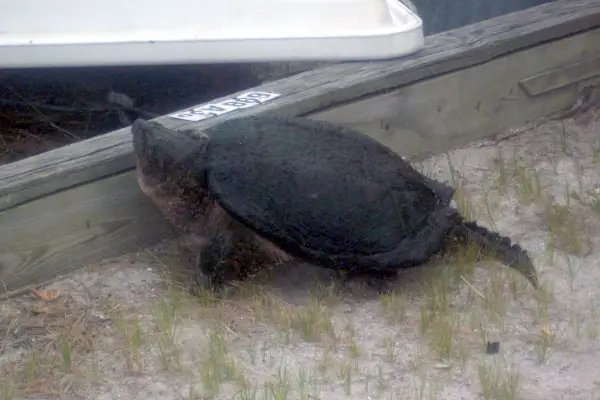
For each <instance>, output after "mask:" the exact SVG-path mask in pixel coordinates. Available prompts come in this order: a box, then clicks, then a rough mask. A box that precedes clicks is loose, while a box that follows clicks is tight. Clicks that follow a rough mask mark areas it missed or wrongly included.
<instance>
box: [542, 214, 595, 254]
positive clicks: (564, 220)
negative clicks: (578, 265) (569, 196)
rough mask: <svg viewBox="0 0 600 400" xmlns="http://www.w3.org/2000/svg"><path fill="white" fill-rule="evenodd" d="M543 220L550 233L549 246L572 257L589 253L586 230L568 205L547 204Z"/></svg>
mask: <svg viewBox="0 0 600 400" xmlns="http://www.w3.org/2000/svg"><path fill="white" fill-rule="evenodd" d="M545 219H546V224H547V226H548V231H549V233H550V245H551V246H553V247H555V248H557V249H559V250H561V251H564V252H567V253H571V254H574V255H579V256H581V255H586V254H587V253H588V252H589V251H590V248H591V247H590V245H589V239H586V236H587V229H586V226H585V224H584V222H583V220H582V219H581V218H579V217H578V216H577V215H576V214H575V213H574V212H573V211H572V210H571V206H570V204H569V203H567V204H565V205H562V204H556V203H550V204H547V205H546V207H545Z"/></svg>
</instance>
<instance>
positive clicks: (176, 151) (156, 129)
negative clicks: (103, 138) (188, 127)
mask: <svg viewBox="0 0 600 400" xmlns="http://www.w3.org/2000/svg"><path fill="white" fill-rule="evenodd" d="M131 133H132V134H133V149H134V153H135V156H136V161H137V166H138V169H139V170H141V171H140V172H141V173H142V174H143V175H144V176H151V177H152V178H153V179H157V180H159V181H163V180H165V179H172V178H174V175H176V174H177V173H178V172H180V170H181V169H182V168H184V169H185V168H188V169H189V168H192V165H191V161H192V160H196V161H197V160H198V158H201V157H202V155H203V154H204V152H205V151H206V149H207V148H208V145H209V143H210V139H209V137H208V136H207V135H206V134H205V133H203V132H199V131H198V132H196V131H176V130H173V129H169V128H167V127H165V126H163V125H161V124H159V123H158V122H154V121H145V120H143V119H137V120H136V121H135V122H134V123H133V125H132V126H131Z"/></svg>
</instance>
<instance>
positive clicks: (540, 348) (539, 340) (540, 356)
mask: <svg viewBox="0 0 600 400" xmlns="http://www.w3.org/2000/svg"><path fill="white" fill-rule="evenodd" d="M553 343H554V333H553V332H552V331H551V330H550V328H549V327H548V326H544V327H543V328H542V329H540V332H539V334H538V336H537V337H536V339H535V342H534V350H535V354H536V356H537V362H538V363H539V364H543V363H544V362H545V361H546V360H547V359H548V350H549V349H550V347H551V346H552V344H553Z"/></svg>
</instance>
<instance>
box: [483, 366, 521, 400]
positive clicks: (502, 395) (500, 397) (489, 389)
mask: <svg viewBox="0 0 600 400" xmlns="http://www.w3.org/2000/svg"><path fill="white" fill-rule="evenodd" d="M477 376H478V378H479V383H480V385H481V395H482V397H483V398H484V400H516V399H518V398H519V397H518V396H519V392H520V385H521V377H520V375H519V373H518V372H513V371H510V370H508V369H507V368H505V367H501V366H499V365H497V364H495V363H481V364H480V365H479V366H478V367H477Z"/></svg>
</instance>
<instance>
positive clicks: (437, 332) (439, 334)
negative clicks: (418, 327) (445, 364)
mask: <svg viewBox="0 0 600 400" xmlns="http://www.w3.org/2000/svg"><path fill="white" fill-rule="evenodd" d="M455 330H456V317H455V316H454V315H453V314H450V315H444V316H440V317H438V318H436V319H435V320H434V321H433V323H432V324H431V326H430V330H429V332H430V335H429V345H430V347H431V349H432V350H433V351H434V352H435V354H436V355H437V356H438V357H439V358H441V359H448V358H450V356H451V355H452V351H453V346H454V339H455V338H454V332H455Z"/></svg>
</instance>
